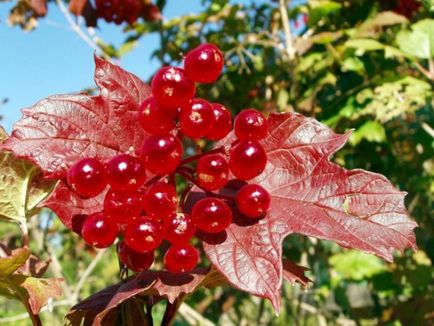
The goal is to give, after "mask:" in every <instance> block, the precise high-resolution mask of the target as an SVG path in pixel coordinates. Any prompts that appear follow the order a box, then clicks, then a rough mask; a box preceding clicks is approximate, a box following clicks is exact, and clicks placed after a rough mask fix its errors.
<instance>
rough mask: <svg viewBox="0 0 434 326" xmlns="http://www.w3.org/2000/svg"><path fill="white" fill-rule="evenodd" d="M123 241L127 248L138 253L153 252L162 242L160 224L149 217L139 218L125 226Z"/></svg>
mask: <svg viewBox="0 0 434 326" xmlns="http://www.w3.org/2000/svg"><path fill="white" fill-rule="evenodd" d="M124 241H125V243H126V244H127V246H128V247H130V248H131V249H133V250H135V251H138V252H146V251H152V250H155V249H157V248H158V247H159V246H160V244H161V242H162V241H163V230H162V227H161V224H160V222H158V221H157V220H155V219H152V218H150V217H139V218H137V219H135V220H133V221H131V222H130V223H129V224H127V227H126V228H125V231H124Z"/></svg>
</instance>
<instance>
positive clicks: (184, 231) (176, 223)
mask: <svg viewBox="0 0 434 326" xmlns="http://www.w3.org/2000/svg"><path fill="white" fill-rule="evenodd" d="M163 230H164V239H166V240H167V241H169V242H170V243H174V244H176V243H186V242H188V241H189V240H190V239H191V238H192V237H193V235H194V233H195V232H196V225H195V224H194V222H193V220H192V219H191V217H190V215H188V214H183V213H173V214H171V215H170V216H168V217H166V218H164V220H163Z"/></svg>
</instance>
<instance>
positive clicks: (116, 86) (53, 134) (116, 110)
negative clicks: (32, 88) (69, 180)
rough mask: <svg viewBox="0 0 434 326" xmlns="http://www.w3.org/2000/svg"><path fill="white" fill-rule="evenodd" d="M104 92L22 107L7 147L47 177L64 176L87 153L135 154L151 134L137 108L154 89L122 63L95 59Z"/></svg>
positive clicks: (54, 98)
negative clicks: (140, 122)
mask: <svg viewBox="0 0 434 326" xmlns="http://www.w3.org/2000/svg"><path fill="white" fill-rule="evenodd" d="M95 63H96V69H95V81H96V83H97V85H98V86H99V87H100V90H101V94H100V95H98V96H88V95H84V94H73V95H56V96H50V97H48V98H46V99H44V100H42V101H40V102H38V103H36V104H35V105H34V106H33V107H31V108H27V109H24V110H23V118H22V119H21V120H20V121H19V122H17V123H16V125H15V126H14V131H13V132H12V135H11V137H9V139H8V140H7V141H6V142H5V143H4V144H3V148H4V149H7V150H11V151H12V152H14V154H15V155H16V156H18V157H22V158H25V159H29V160H30V161H32V162H34V163H35V164H37V165H38V166H39V167H40V168H41V169H42V171H43V172H44V174H45V176H46V177H48V178H56V179H61V178H63V177H64V176H65V173H66V170H67V168H68V167H70V166H71V165H72V164H74V163H75V162H76V161H77V160H79V159H81V158H83V157H97V158H99V159H101V160H103V161H104V160H107V159H109V158H111V157H112V156H114V155H116V154H118V153H119V152H127V151H131V152H134V151H135V150H137V149H138V148H139V147H140V145H141V144H142V142H143V139H144V137H145V136H146V134H145V132H144V131H143V129H142V128H139V127H131V126H135V125H137V108H138V106H139V105H140V103H141V102H142V101H143V100H144V99H145V98H146V97H147V96H148V95H149V87H148V86H147V85H146V84H144V83H143V82H142V81H141V80H140V79H139V78H138V77H136V76H134V75H133V74H130V73H128V72H126V71H124V70H122V69H121V68H120V67H117V66H115V65H113V64H111V63H109V62H107V61H104V60H102V59H100V58H98V57H95Z"/></svg>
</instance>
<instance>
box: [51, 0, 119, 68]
mask: <svg viewBox="0 0 434 326" xmlns="http://www.w3.org/2000/svg"><path fill="white" fill-rule="evenodd" d="M56 3H57V5H58V6H59V8H60V11H61V12H62V14H63V15H64V16H65V18H66V20H67V21H68V23H69V26H71V29H72V31H74V32H75V33H77V35H78V36H80V38H81V39H82V40H83V41H84V42H85V43H86V44H87V45H89V46H90V47H91V48H92V49H93V50H94V51H96V52H98V53H101V54H102V55H103V56H104V58H105V59H107V60H111V58H110V56H108V55H107V54H106V53H105V52H104V51H103V50H102V49H101V47H99V46H98V44H96V43H95V42H94V41H93V40H91V39H90V37H89V36H88V35H86V33H84V32H83V30H82V29H81V27H80V25H78V24H77V23H76V22H75V21H74V19H73V18H72V15H71V14H70V13H69V11H68V8H66V5H65V3H64V1H63V0H56Z"/></svg>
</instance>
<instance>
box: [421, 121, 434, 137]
mask: <svg viewBox="0 0 434 326" xmlns="http://www.w3.org/2000/svg"><path fill="white" fill-rule="evenodd" d="M422 129H423V130H425V131H426V132H427V133H428V135H430V136H431V137H432V138H434V129H433V128H432V127H430V126H429V125H428V124H427V123H426V122H422Z"/></svg>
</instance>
